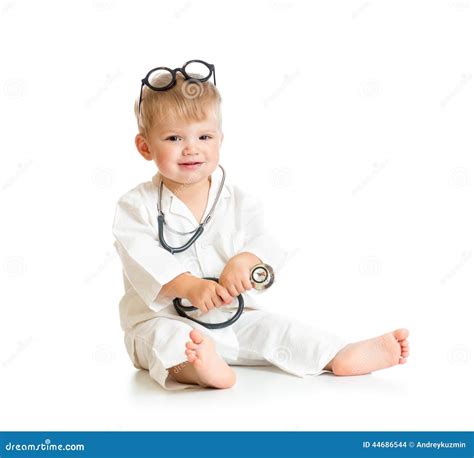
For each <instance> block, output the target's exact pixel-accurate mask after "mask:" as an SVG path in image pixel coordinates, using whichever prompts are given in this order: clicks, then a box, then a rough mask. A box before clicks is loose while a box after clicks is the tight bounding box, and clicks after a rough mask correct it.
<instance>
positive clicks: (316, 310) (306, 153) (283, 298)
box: [0, 0, 474, 430]
mask: <svg viewBox="0 0 474 458" xmlns="http://www.w3.org/2000/svg"><path fill="white" fill-rule="evenodd" d="M473 20H474V4H473V3H472V0H446V1H398V2H383V1H381V2H377V1H363V0H361V1H353V2H350V1H345V2H331V1H325V2H313V1H296V0H295V1H291V0H274V1H260V2H258V1H253V2H250V1H240V2H234V3H230V2H218V1H214V2H211V1H200V2H197V1H179V2H163V1H142V2H126V1H125V0H88V1H83V2H60V1H57V2H52V1H44V2H33V1H29V2H28V1H20V0H12V1H9V0H6V1H2V3H1V5H0V43H1V47H0V52H1V54H0V68H1V71H0V122H1V131H0V132H1V133H0V142H1V143H0V148H1V156H0V157H1V159H0V160H1V167H0V205H1V225H0V231H1V232H0V263H1V265H0V281H1V292H2V296H1V298H0V307H1V312H0V313H1V315H0V384H1V385H0V409H1V410H0V429H3V430H15V429H18V430H48V429H51V430H68V429H71V430H160V429H162V430H173V429H177V430H180V429H192V430H207V429H210V430H226V429H237V430H254V429H257V430H262V429H263V430H266V429H268V430H271V429H277V430H293V429H299V430H364V429H368V430H384V429H385V430H387V429H388V430H450V429H453V430H456V429H458V430H472V429H473V420H472V419H473V415H472V409H473V405H472V404H473V402H472V386H473V382H474V377H473V332H472V321H473V320H472V307H473V306H474V303H473V299H474V294H473V288H472V285H473V282H472V275H473V259H472V257H473V256H472V250H473V234H474V218H473V210H474V194H473V179H474V177H473V174H474V168H473V164H474V160H473V153H474V141H473V135H472V133H473V129H472V126H473V119H474V108H473V107H474V104H473V102H474V98H473V85H474V83H473V71H474V68H473V56H474V27H473V25H474V24H473ZM190 59H203V60H205V61H207V62H211V63H213V64H214V65H215V66H216V78H217V86H218V88H219V90H220V91H221V94H222V97H223V101H224V102H223V115H224V123H223V127H224V132H225V140H224V144H223V148H222V152H221V153H222V154H221V163H222V164H223V165H224V167H226V170H227V173H228V179H229V182H234V183H241V184H245V186H246V187H247V189H249V190H251V191H253V192H255V193H259V194H260V195H261V197H262V198H263V200H264V201H265V203H266V219H267V223H268V225H269V226H270V227H271V228H272V230H273V232H274V234H275V235H276V236H278V237H279V238H280V240H281V241H282V243H285V244H286V245H287V246H288V247H289V248H290V249H291V251H292V254H293V256H292V258H291V260H290V261H289V262H288V264H287V265H286V266H285V268H284V270H283V271H282V273H281V276H280V279H279V282H278V285H277V284H275V286H274V289H272V290H269V291H268V293H267V295H266V296H265V299H264V302H265V304H266V305H268V307H269V308H270V309H273V310H277V311H279V312H280V313H282V314H288V315H289V316H298V317H301V318H302V319H304V320H305V321H306V322H309V323H312V324H314V325H315V326H319V327H323V328H325V329H327V330H332V331H335V332H337V333H339V334H341V335H343V336H345V337H347V338H350V339H352V340H359V339H365V338H369V337H373V336H376V335H379V334H382V333H385V332H388V331H391V330H393V329H396V328H398V327H406V328H408V329H409V330H410V333H411V334H410V342H411V356H410V358H409V361H408V363H407V364H406V365H404V366H398V367H395V368H391V369H388V370H386V371H380V372H374V373H372V374H369V375H366V376H360V377H347V378H341V377H335V376H332V375H329V374H325V375H322V376H320V377H313V378H305V379H300V378H297V377H294V376H291V375H288V374H284V373H282V372H280V371H278V370H272V369H271V368H237V369H236V370H237V374H238V377H239V380H238V382H237V385H236V386H235V387H233V388H232V389H231V390H223V391H218V390H190V391H187V392H182V393H168V392H165V391H163V390H162V389H161V388H160V387H159V386H158V385H157V384H156V383H154V382H153V381H152V380H151V379H150V378H149V377H148V374H147V372H145V371H141V372H140V371H137V370H136V369H135V368H134V367H133V366H132V364H131V362H130V361H129V359H128V356H127V354H126V351H125V347H124V345H123V341H122V331H121V329H120V325H119V320H118V302H119V300H120V298H121V295H122V293H123V285H122V278H121V265H120V261H119V259H118V256H117V255H116V253H115V251H114V248H113V246H112V243H113V236H112V233H111V225H112V220H113V215H114V210H115V203H116V201H117V199H118V198H119V197H120V196H121V195H122V194H123V193H125V192H126V191H128V190H129V189H130V188H132V187H134V186H136V185H137V184H138V183H140V182H143V181H148V180H150V179H151V177H152V175H153V174H154V173H155V172H156V169H155V165H154V164H153V163H151V162H146V161H144V160H143V159H142V158H141V156H139V154H138V152H137V151H136V150H135V147H134V142H133V140H134V136H135V134H136V124H135V119H134V115H133V101H134V98H135V97H137V96H138V92H139V89H140V79H141V78H143V77H144V76H145V74H146V73H147V71H148V70H149V69H151V68H153V67H156V66H169V67H178V66H180V65H182V64H183V63H184V62H186V61H187V60H190ZM209 406H212V407H213V409H214V410H210V409H209ZM194 411H196V412H197V413H198V415H193V412H194Z"/></svg>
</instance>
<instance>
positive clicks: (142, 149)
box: [135, 134, 153, 161]
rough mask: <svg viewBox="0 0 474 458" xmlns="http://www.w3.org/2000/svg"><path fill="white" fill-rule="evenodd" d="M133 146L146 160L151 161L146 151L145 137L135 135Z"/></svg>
mask: <svg viewBox="0 0 474 458" xmlns="http://www.w3.org/2000/svg"><path fill="white" fill-rule="evenodd" d="M135 146H136V147H137V150H138V152H139V153H140V154H141V155H142V156H143V157H144V158H145V159H146V160H147V161H151V160H152V159H153V156H152V155H151V153H150V150H149V149H148V143H147V141H146V139H145V137H144V136H143V135H142V134H137V135H136V136H135Z"/></svg>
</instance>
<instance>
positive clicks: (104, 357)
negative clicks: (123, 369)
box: [92, 344, 115, 365]
mask: <svg viewBox="0 0 474 458" xmlns="http://www.w3.org/2000/svg"><path fill="white" fill-rule="evenodd" d="M92 359H93V360H94V361H96V362H97V363H99V364H101V365H105V364H110V363H111V362H112V361H113V360H114V359H115V352H114V351H113V348H112V347H111V346H110V345H107V344H100V345H97V346H96V347H95V350H94V352H93V354H92Z"/></svg>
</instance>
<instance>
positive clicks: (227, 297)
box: [216, 285, 232, 304]
mask: <svg viewBox="0 0 474 458" xmlns="http://www.w3.org/2000/svg"><path fill="white" fill-rule="evenodd" d="M216 291H217V294H218V295H219V297H220V298H221V299H222V300H223V301H224V303H226V304H229V303H230V302H232V296H231V295H230V294H229V292H228V291H227V289H226V288H224V287H223V286H221V285H217V288H216Z"/></svg>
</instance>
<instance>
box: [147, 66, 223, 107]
mask: <svg viewBox="0 0 474 458" xmlns="http://www.w3.org/2000/svg"><path fill="white" fill-rule="evenodd" d="M178 72H181V73H182V74H183V75H184V77H185V78H186V79H187V80H193V81H199V82H201V83H204V81H207V80H208V79H209V78H210V77H211V75H213V76H214V86H215V85H216V71H215V68H214V65H212V64H208V63H207V62H204V61H203V60H189V61H188V62H186V63H185V64H184V65H183V66H182V67H181V68H179V67H178V68H175V69H174V70H172V69H171V68H168V67H157V68H154V69H153V70H150V71H149V72H148V74H147V75H146V76H145V78H143V79H142V86H141V87H140V101H139V102H138V115H140V113H141V111H140V109H141V105H142V100H143V98H142V95H143V86H144V85H147V86H148V87H149V88H150V89H152V90H154V91H167V90H168V89H171V88H172V87H173V86H174V85H175V84H176V73H178ZM192 74H194V75H200V76H201V77H200V78H198V77H195V76H192ZM162 75H164V76H162ZM157 77H160V81H161V83H160V85H158V86H157V84H158V83H156V82H155V83H154V82H153V81H154V80H156V78H157Z"/></svg>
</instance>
